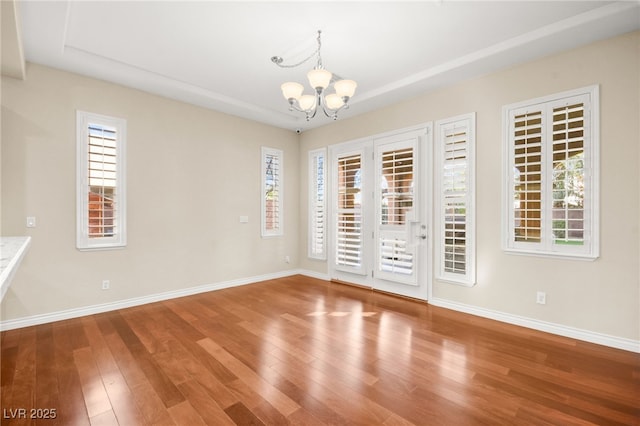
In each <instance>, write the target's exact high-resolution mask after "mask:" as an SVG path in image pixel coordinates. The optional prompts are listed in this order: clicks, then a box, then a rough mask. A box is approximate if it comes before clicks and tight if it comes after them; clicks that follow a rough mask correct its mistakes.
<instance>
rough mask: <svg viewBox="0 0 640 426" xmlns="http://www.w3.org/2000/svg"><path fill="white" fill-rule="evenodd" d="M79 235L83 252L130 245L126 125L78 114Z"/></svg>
mask: <svg viewBox="0 0 640 426" xmlns="http://www.w3.org/2000/svg"><path fill="white" fill-rule="evenodd" d="M76 121H77V132H76V134H77V152H78V161H77V168H78V169H77V180H78V193H77V198H78V201H77V203H76V204H77V218H76V222H77V232H76V234H77V235H76V245H77V247H78V249H80V250H90V249H104V248H115V247H123V246H125V245H126V241H127V237H126V208H125V207H126V205H125V202H126V197H125V162H124V155H125V142H126V121H125V120H123V119H120V118H114V117H108V116H104V115H98V114H92V113H88V112H83V111H78V112H77V115H76Z"/></svg>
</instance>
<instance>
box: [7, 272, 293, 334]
mask: <svg viewBox="0 0 640 426" xmlns="http://www.w3.org/2000/svg"><path fill="white" fill-rule="evenodd" d="M301 273H302V272H301V271H299V270H297V269H292V270H288V271H282V272H276V273H272V274H265V275H257V276H253V277H247V278H240V279H236V280H229V281H222V282H219V283H214V284H205V285H201V286H196V287H189V288H185V289H180V290H174V291H167V292H164V293H157V294H150V295H148V296H142V297H134V298H132V299H125V300H119V301H116V302H109V303H102V304H99V305H92V306H85V307H82V308H75V309H67V310H64V311H58V312H52V313H50V314H41V315H33V316H29V317H23V318H17V319H12V320H6V321H0V331H5V330H12V329H15V328H23V327H30V326H32V325H39V324H46V323H49V322H54V321H63V320H67V319H71V318H78V317H83V316H86V315H94V314H100V313H103V312H109V311H115V310H118V309H124V308H130V307H132V306H140V305H145V304H147V303H153V302H160V301H163V300H169V299H176V298H178V297H185V296H191V295H194V294H198V293H206V292H208V291H215V290H222V289H224V288H231V287H238V286H241V285H247V284H254V283H257V282H260V281H267V280H273V279H277V278H284V277H289V276H292V275H297V274H301Z"/></svg>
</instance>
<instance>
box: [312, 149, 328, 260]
mask: <svg viewBox="0 0 640 426" xmlns="http://www.w3.org/2000/svg"><path fill="white" fill-rule="evenodd" d="M318 158H322V160H323V161H322V171H321V173H322V185H323V197H322V200H321V201H318V196H317V194H318V181H317V180H316V178H317V176H318V169H317V168H316V167H315V166H316V164H317V159H318ZM308 167H309V210H308V211H309V236H308V238H309V240H308V250H307V252H308V253H307V255H308V257H309V258H310V259H318V260H326V259H327V219H328V217H327V213H328V212H327V189H328V187H327V150H326V149H325V148H320V149H315V150H312V151H309V160H308ZM318 206H319V207H320V208H321V209H322V211H323V212H324V216H323V219H324V222H323V224H322V235H323V239H322V243H321V245H320V251H319V252H316V251H315V250H314V248H316V247H317V246H318V244H316V242H315V234H314V229H317V227H318V224H317V223H316V218H317V216H316V209H317V207H318Z"/></svg>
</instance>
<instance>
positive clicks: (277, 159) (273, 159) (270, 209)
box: [261, 147, 283, 237]
mask: <svg viewBox="0 0 640 426" xmlns="http://www.w3.org/2000/svg"><path fill="white" fill-rule="evenodd" d="M282 159H283V153H282V151H281V150H278V149H273V148H266V147H263V148H262V199H261V201H262V214H261V223H262V236H263V237H271V236H279V235H282V234H283V232H282V195H283V191H282Z"/></svg>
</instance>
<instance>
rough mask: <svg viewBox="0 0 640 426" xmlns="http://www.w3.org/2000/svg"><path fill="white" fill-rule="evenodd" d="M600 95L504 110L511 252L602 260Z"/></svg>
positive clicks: (564, 96) (583, 93)
mask: <svg viewBox="0 0 640 426" xmlns="http://www.w3.org/2000/svg"><path fill="white" fill-rule="evenodd" d="M598 103H599V102H598V88H597V86H592V87H587V88H584V89H579V90H575V91H571V92H565V93H561V94H557V95H551V96H547V97H544V98H540V99H534V100H531V101H526V102H522V103H519V104H514V105H508V106H505V107H504V109H503V111H504V112H503V114H504V120H505V124H504V126H505V137H504V139H505V142H504V143H505V149H506V152H507V158H508V164H507V168H506V169H505V175H506V177H507V178H506V181H507V191H506V192H505V212H506V217H507V219H508V224H507V227H506V229H507V236H506V238H505V250H507V251H511V252H515V253H529V254H541V255H554V256H570V257H578V258H591V259H594V258H596V257H598V252H599V250H598V210H597V202H596V200H597V199H598V197H597V188H598V173H597V171H598V157H597V155H598V131H597V128H598Z"/></svg>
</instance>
